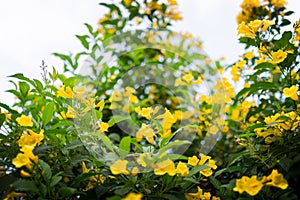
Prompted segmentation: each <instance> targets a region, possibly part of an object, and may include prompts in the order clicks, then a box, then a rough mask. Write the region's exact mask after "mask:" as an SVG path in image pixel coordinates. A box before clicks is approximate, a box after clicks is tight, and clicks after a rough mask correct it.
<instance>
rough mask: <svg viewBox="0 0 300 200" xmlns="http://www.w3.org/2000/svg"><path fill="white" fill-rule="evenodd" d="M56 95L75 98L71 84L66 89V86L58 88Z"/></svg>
mask: <svg viewBox="0 0 300 200" xmlns="http://www.w3.org/2000/svg"><path fill="white" fill-rule="evenodd" d="M56 96H57V97H64V98H67V99H72V98H73V91H72V89H71V88H70V87H69V86H67V87H66V91H65V90H64V87H61V88H60V89H58V90H57V93H56Z"/></svg>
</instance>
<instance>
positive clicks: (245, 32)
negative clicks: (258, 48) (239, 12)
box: [237, 22, 255, 39]
mask: <svg viewBox="0 0 300 200" xmlns="http://www.w3.org/2000/svg"><path fill="white" fill-rule="evenodd" d="M237 30H238V35H239V36H243V37H248V38H252V39H254V38H255V33H254V32H253V30H252V28H251V27H249V26H248V25H247V24H246V23H245V22H242V23H240V24H239V25H238V28H237Z"/></svg>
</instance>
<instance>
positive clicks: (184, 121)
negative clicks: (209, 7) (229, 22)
mask: <svg viewBox="0 0 300 200" xmlns="http://www.w3.org/2000/svg"><path fill="white" fill-rule="evenodd" d="M100 5H101V6H104V7H106V8H107V13H106V14H105V15H104V17H103V18H101V19H100V20H99V24H98V27H93V26H91V25H89V24H85V26H86V27H87V32H88V33H87V34H86V35H76V37H77V38H78V39H79V40H80V41H81V43H82V45H83V47H84V48H85V51H83V52H79V53H75V54H72V55H65V54H62V53H54V55H56V56H57V57H58V58H60V59H61V60H62V61H63V62H64V73H63V74H59V73H58V72H57V71H56V69H55V68H53V69H52V72H50V73H48V72H47V66H46V64H45V63H44V62H43V63H42V69H43V72H42V80H36V79H33V80H32V79H30V78H28V77H25V76H24V75H23V74H15V75H12V76H10V77H11V78H12V81H11V82H12V83H13V84H14V86H15V88H14V89H11V90H9V91H8V92H10V93H12V94H14V95H15V96H16V99H17V100H16V102H15V103H14V104H13V105H12V106H8V105H6V104H4V103H0V107H1V108H2V109H1V114H0V125H1V134H0V137H1V138H0V141H1V147H0V149H1V151H0V153H1V158H0V167H1V174H0V185H1V187H0V188H1V189H0V194H1V195H2V197H3V198H4V199H16V198H17V199H110V200H112V199H142V198H143V199H297V198H298V196H299V191H297V189H298V188H299V170H298V166H299V165H300V158H299V152H300V149H299V141H300V140H299V134H298V131H299V121H300V116H299V108H298V101H299V100H298V95H297V91H298V89H299V86H298V82H299V67H298V64H299V57H298V55H299V40H300V37H299V35H300V29H299V27H300V20H299V21H298V22H296V23H295V24H294V30H293V31H284V32H283V31H282V28H283V27H284V26H287V25H290V24H291V22H290V21H289V20H288V16H289V15H291V14H292V13H293V12H292V11H287V10H286V8H285V5H286V2H285V1H284V0H282V1H273V0H269V1H263V2H260V1H259V0H254V1H249V0H245V1H244V2H243V3H242V4H241V8H242V11H241V13H240V14H238V17H237V21H238V23H239V25H238V35H239V40H240V42H241V43H244V44H245V53H243V54H242V56H241V58H240V59H239V60H238V61H237V62H236V63H234V64H232V65H228V66H227V67H224V66H223V65H224V64H223V63H222V62H221V61H213V60H210V59H209V58H208V57H207V56H206V54H205V53H204V51H203V50H202V44H201V41H199V40H198V39H194V38H193V37H192V35H191V34H189V33H184V34H183V33H174V32H173V31H172V30H171V27H172V23H173V22H174V21H176V20H181V19H182V17H181V15H180V12H179V11H178V8H177V7H178V5H177V2H176V0H168V1H165V2H163V1H151V0H143V1H137V0H122V1H118V2H115V1H111V3H100ZM83 59H85V60H84V62H81V61H82V60H83ZM229 76H231V79H230V78H228V77H229ZM243 84H244V87H243V88H241V89H239V88H238V87H237V85H243ZM58 85H60V86H58Z"/></svg>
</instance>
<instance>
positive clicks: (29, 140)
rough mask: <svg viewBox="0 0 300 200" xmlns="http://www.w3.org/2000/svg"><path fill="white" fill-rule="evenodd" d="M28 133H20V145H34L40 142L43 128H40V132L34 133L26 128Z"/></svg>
mask: <svg viewBox="0 0 300 200" xmlns="http://www.w3.org/2000/svg"><path fill="white" fill-rule="evenodd" d="M28 132H29V134H28V133H26V134H24V135H22V136H21V137H20V139H19V141H18V143H19V146H20V147H24V146H31V147H35V146H36V145H38V144H40V142H41V141H42V140H43V139H44V130H41V131H40V133H39V134H38V133H35V132H34V131H32V130H28Z"/></svg>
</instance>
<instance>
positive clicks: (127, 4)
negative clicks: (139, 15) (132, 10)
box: [124, 0, 133, 7]
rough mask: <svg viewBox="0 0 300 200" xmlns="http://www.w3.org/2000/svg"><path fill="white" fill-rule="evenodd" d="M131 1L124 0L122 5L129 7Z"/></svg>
mask: <svg viewBox="0 0 300 200" xmlns="http://www.w3.org/2000/svg"><path fill="white" fill-rule="evenodd" d="M132 1H133V0H124V5H125V6H126V7H128V6H130V5H131V3H132Z"/></svg>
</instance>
